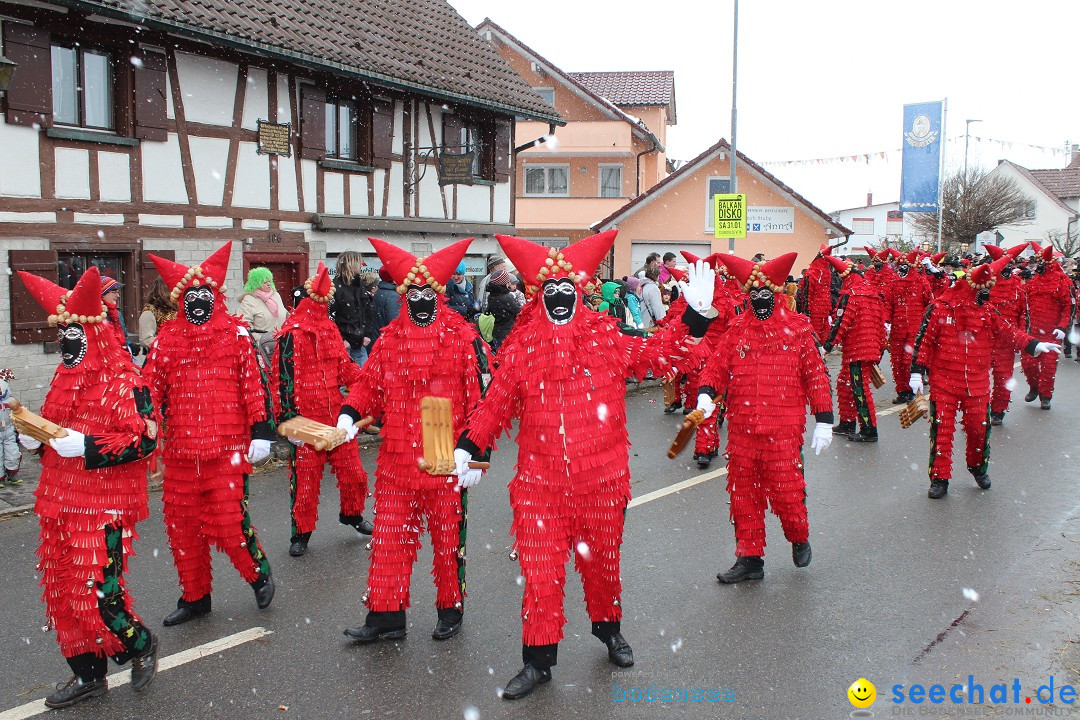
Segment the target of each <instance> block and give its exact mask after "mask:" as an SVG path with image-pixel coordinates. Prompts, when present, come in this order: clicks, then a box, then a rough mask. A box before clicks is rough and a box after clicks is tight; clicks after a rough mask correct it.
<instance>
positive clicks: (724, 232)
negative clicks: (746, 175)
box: [713, 193, 746, 238]
mask: <svg viewBox="0 0 1080 720" xmlns="http://www.w3.org/2000/svg"><path fill="white" fill-rule="evenodd" d="M713 226H714V227H715V228H716V231H715V233H714V235H713V236H714V237H718V238H745V237H746V195H745V194H743V193H739V194H737V195H732V194H725V195H721V194H716V195H713Z"/></svg>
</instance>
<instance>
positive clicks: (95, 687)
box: [45, 653, 109, 708]
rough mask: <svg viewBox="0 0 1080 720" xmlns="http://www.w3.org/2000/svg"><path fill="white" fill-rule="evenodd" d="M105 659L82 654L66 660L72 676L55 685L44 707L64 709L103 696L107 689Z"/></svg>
mask: <svg viewBox="0 0 1080 720" xmlns="http://www.w3.org/2000/svg"><path fill="white" fill-rule="evenodd" d="M104 660H105V658H98V657H97V656H96V655H94V654H93V653H82V654H80V655H76V656H74V657H69V658H67V664H68V667H70V668H71V672H72V673H73V675H72V676H71V679H70V680H68V681H67V682H65V683H57V685H56V690H55V691H54V692H53V693H52V694H50V695H49V696H48V697H46V698H45V706H46V707H50V708H65V707H70V706H72V705H74V704H75V703H79V702H82V701H83V700H89V699H90V698H93V697H99V696H101V695H104V694H105V693H106V692H107V691H108V689H109V682H108V680H106V679H105V671H106V670H107V669H108V665H107V662H102V661H104Z"/></svg>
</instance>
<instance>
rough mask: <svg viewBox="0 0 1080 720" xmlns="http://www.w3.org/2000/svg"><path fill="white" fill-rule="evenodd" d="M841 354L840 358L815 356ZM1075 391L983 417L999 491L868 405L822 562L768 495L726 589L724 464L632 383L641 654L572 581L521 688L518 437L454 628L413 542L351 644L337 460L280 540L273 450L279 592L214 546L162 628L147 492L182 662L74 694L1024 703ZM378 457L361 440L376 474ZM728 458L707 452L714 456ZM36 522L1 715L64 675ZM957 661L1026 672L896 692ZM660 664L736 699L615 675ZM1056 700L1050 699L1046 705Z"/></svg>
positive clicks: (634, 624)
mask: <svg viewBox="0 0 1080 720" xmlns="http://www.w3.org/2000/svg"><path fill="white" fill-rule="evenodd" d="M836 360H837V358H835V357H830V365H832V366H834V367H835V365H836ZM885 371H886V374H888V370H887V369H885ZM1017 372H1019V370H1018V371H1017ZM1022 386H1023V383H1022V382H1021V387H1022ZM1078 390H1080V366H1077V364H1076V363H1073V362H1070V361H1066V362H1063V363H1062V367H1061V369H1060V372H1059V380H1058V392H1057V397H1056V398H1055V400H1054V407H1053V410H1051V411H1050V412H1043V411H1040V410H1039V409H1038V408H1037V403H1036V406H1032V405H1025V404H1024V403H1023V401H1022V398H1019V401H1018V402H1017V401H1014V403H1013V409H1012V412H1011V413H1010V414H1009V415H1008V417H1007V419H1006V424H1005V426H1004V427H1003V428H995V430H994V433H993V437H992V439H991V444H992V447H993V461H992V463H991V469H990V472H991V475H992V477H993V488H992V489H991V490H990V491H986V492H984V491H980V490H979V489H978V488H977V487H976V486H975V484H974V482H973V481H971V479H970V476H968V475H967V474H966V472H965V471H964V470H963V467H964V461H963V454H962V453H963V443H962V441H961V442H960V443H959V444H958V446H957V448H956V463H955V466H956V468H957V470H958V471H957V473H956V477H955V478H954V482H953V484H952V487H951V489H950V492H949V495H948V496H947V498H946V499H944V500H940V501H931V500H928V499H927V497H926V488H927V484H928V482H927V476H926V459H927V454H928V448H929V441H928V438H927V425H926V423H925V421H923V422H921V423H920V424H919V425H917V426H915V427H913V428H911V429H909V430H901V429H900V425H899V420H898V418H897V417H896V414H895V412H893V413H892V414H889V415H887V416H885V417H882V419H881V422H880V426H881V442H880V443H878V444H877V445H856V444H852V443H849V442H847V441H846V440H844V439H843V438H837V439H836V441H835V442H834V443H833V446H832V447H831V448H830V449H829V450H827V451H826V452H825V453H823V454H822V455H821V456H819V457H814V456H812V455H810V456H808V457H807V460H806V475H807V482H808V487H809V489H808V492H809V496H808V505H809V510H810V529H811V541H812V543H813V549H814V559H813V563H812V564H811V566H810V567H809V568H807V569H798V568H795V567H794V566H793V565H792V563H791V559H790V558H791V553H790V548H789V545H788V544H787V543H786V542H785V541H784V539H783V535H782V533H781V531H780V526H779V523H778V522H777V521H776V519H775V518H773V517H772V516H770V517H769V520H768V539H769V546H768V549H767V551H766V568H765V569H766V576H765V579H764V580H763V581H757V582H748V583H743V584H741V585H736V586H722V585H719V584H718V583H717V582H716V580H715V574H716V572H717V571H718V570H721V569H726V568H727V567H729V566H730V565H731V563H732V562H733V560H734V539H733V533H732V528H731V526H730V524H729V522H728V505H727V495H726V492H725V480H726V478H725V476H724V474H723V473H716V472H710V474H709V475H706V476H705V477H704V478H703V477H702V476H703V475H705V473H704V471H701V470H699V469H698V468H697V467H696V465H695V464H693V463H692V461H691V459H690V452H689V451H687V452H686V453H685V454H684V456H682V457H680V458H679V459H678V460H676V461H669V460H667V459H666V455H665V451H666V448H667V446H668V444H669V443H670V441H671V439H672V438H673V437H674V434H675V430H676V428H677V425H678V423H679V422H680V421H681V419H682V417H681V415H678V416H669V415H663V414H662V413H661V400H660V391H659V389H649V390H644V391H641V392H631V393H630V395H629V397H628V403H629V406H630V414H631V417H632V427H631V429H630V437H631V440H632V441H633V443H634V447H633V449H632V451H631V471H632V475H633V479H634V480H633V482H634V495H635V498H637V500H636V501H635V503H636V504H635V505H634V506H632V507H631V508H630V509H629V511H628V517H627V525H626V537H625V542H624V545H623V583H624V587H625V594H624V603H623V604H624V608H625V610H626V617H625V619H624V622H623V629H624V634H625V636H626V637H627V639H628V640H629V641H630V642H631V644H632V645H633V647H634V651H635V656H636V659H637V664H636V666H635V667H634V668H633V669H632V670H630V671H625V670H623V671H620V670H618V669H617V668H615V667H613V666H611V665H610V664H608V662H607V660H606V655H605V652H604V648H603V646H602V645H601V644H600V643H599V642H598V641H596V640H595V639H594V638H593V637H591V635H590V634H589V622H588V617H587V616H586V614H585V611H584V604H583V602H582V593H581V588H580V584H579V582H578V581H577V580H572V581H570V582H569V583H568V591H567V595H568V597H567V602H566V608H567V617H568V620H569V622H568V625H567V627H566V631H567V637H566V639H565V640H564V642H563V643H562V645H561V647H560V654H559V664H558V666H556V667H555V668H554V680H553V681H552V682H551V683H550V684H548V685H545V686H542V687H540V688H539V689H538V690H537V691H536V692H535V693H534V694H533V695H532V696H530V697H529V698H527V699H524V700H521V701H517V702H514V703H511V702H507V701H503V700H501V699H499V698H498V695H497V691H498V689H499V688H501V686H502V685H503V684H504V683H505V682H506V681H507V680H508V679H509V678H510V677H511V676H513V675H514V673H516V672H517V670H518V669H519V668H520V665H521V662H520V620H519V608H520V598H521V587H520V585H519V583H518V568H517V564H516V562H514V561H511V560H510V559H509V558H508V552H509V547H510V537H509V534H508V533H509V526H510V509H509V503H508V498H507V490H506V483H507V482H508V480H509V479H510V476H511V473H512V470H513V465H514V459H515V457H516V448H515V447H514V445H513V444H512V443H510V442H504V444H503V445H502V447H501V449H500V451H499V453H498V454H497V455H496V456H495V458H494V465H493V470H492V471H491V472H490V473H489V474H488V475H487V476H486V477H485V478H484V480H483V482H482V483H481V485H480V486H478V488H477V489H475V490H474V491H473V492H472V493H471V497H470V522H469V530H470V533H469V557H468V563H469V564H468V584H469V595H470V597H469V601H468V603H467V607H466V618H465V625H464V627H463V629H462V631H461V633H460V634H459V635H458V636H457V637H456V638H454V639H452V640H450V641H448V642H443V643H437V642H435V641H433V640H431V638H430V632H431V629H432V628H433V626H434V623H435V612H434V607H433V605H434V596H435V593H434V588H433V585H432V582H431V579H430V567H431V564H430V563H431V555H430V550H429V548H427V547H426V546H427V543H426V539H425V542H424V544H425V548H424V550H423V551H421V554H420V559H419V560H418V562H417V566H416V568H415V571H414V576H413V583H412V589H413V595H412V604H413V607H412V609H411V610H410V611H409V636H408V637H407V638H406V639H404V640H402V641H398V642H392V643H390V642H388V643H382V644H378V645H375V646H363V647H361V646H354V645H352V644H350V643H349V642H348V641H347V640H346V639H345V638H344V637H343V636H342V634H341V632H342V630H343V629H344V628H346V627H348V626H350V625H355V624H358V623H360V622H362V621H363V617H364V610H363V608H362V607H361V605H360V600H359V597H360V594H361V592H362V590H363V584H364V578H365V576H366V573H367V551H366V548H365V541H364V540H363V539H361V538H359V537H358V536H357V535H356V534H355V533H354V532H353V531H352V530H351V529H350V528H347V527H344V526H340V525H338V524H337V523H336V513H337V508H336V497H335V495H336V493H335V490H334V484H333V481H332V479H331V478H329V477H327V479H326V481H324V488H323V504H322V511H321V514H322V517H323V520H322V524H321V525H320V527H319V530H318V531H316V533H315V535H314V537H313V539H312V543H311V548H310V551H309V553H308V555H307V556H305V557H303V558H299V559H294V558H290V557H289V556H288V554H287V549H288V535H289V523H288V510H287V499H288V486H287V477H286V474H285V473H284V472H283V471H282V470H277V471H274V472H271V473H267V474H264V475H260V476H258V477H257V478H256V480H255V481H254V482H253V483H252V488H253V492H252V498H251V512H252V517H253V519H254V521H255V524H256V526H257V528H258V530H259V536H260V538H261V540H262V542H263V546H264V548H265V549H266V550H267V552H268V554H269V556H270V559H271V563H272V565H273V569H274V573H275V578H276V580H277V584H278V591H277V597H276V598H275V600H274V604H273V605H272V606H271V608H270V609H268V610H266V611H262V612H260V611H258V610H257V609H256V607H255V603H254V599H253V597H252V593H251V590H250V588H248V587H247V586H246V585H245V584H244V583H243V582H242V581H241V580H240V579H239V577H238V576H237V574H236V573H235V571H234V570H233V569H232V568H231V567H230V566H229V564H228V562H227V560H226V558H225V557H224V556H223V555H220V554H215V556H214V567H215V571H216V573H215V575H216V577H215V589H214V596H213V598H214V599H213V602H214V611H213V613H212V614H211V615H210V616H209V617H208V618H206V619H204V620H201V621H197V622H193V623H189V624H187V625H184V626H180V627H176V628H163V627H161V626H160V620H161V618H162V617H163V616H164V615H165V614H166V613H167V612H169V611H170V610H171V609H172V607H174V603H175V601H176V598H177V596H178V589H177V586H176V574H175V571H174V570H173V567H172V563H171V559H170V555H169V552H168V547H167V543H166V540H165V534H164V528H163V525H162V522H161V504H160V496H159V495H157V494H155V495H154V496H153V500H152V518H151V519H150V520H148V521H147V522H144V523H142V524H141V525H140V527H139V532H140V535H141V539H140V540H139V541H138V543H137V545H136V548H137V552H138V556H137V557H136V558H134V559H133V560H132V562H131V568H130V572H129V575H128V578H129V587H130V588H131V590H132V592H133V594H134V597H135V599H136V608H137V610H138V611H139V612H140V613H141V614H142V616H143V617H144V619H146V620H147V621H148V622H149V623H151V625H152V626H153V627H154V628H155V629H156V630H157V631H158V632H159V633H160V638H161V642H162V655H163V656H168V657H169V658H170V661H169V662H176V661H178V660H179V661H185V662H183V664H179V665H177V666H175V667H171V668H169V669H165V670H162V671H161V673H160V674H159V676H158V678H157V679H156V680H155V682H154V684H153V685H152V686H151V688H150V689H149V690H148V691H147V692H146V693H144V694H143V695H135V694H134V693H132V691H131V689H130V687H123V686H116V687H114V688H113V690H112V691H111V692H110V693H109V694H108V695H106V696H105V697H104V698H101V699H97V700H93V701H90V702H88V703H84V704H82V705H80V706H79V707H78V708H77V709H72V710H68V711H64V712H65V714H66V716H71V717H80V718H94V719H97V718H101V719H102V720H105V719H108V720H121V719H123V718H142V717H146V716H153V717H155V718H160V719H163V720H164V719H172V718H190V717H206V718H229V719H230V720H243V719H246V718H270V717H277V718H368V717H370V718H465V719H466V720H476V719H477V718H518V717H530V718H531V717H537V718H540V717H542V718H545V720H556V719H558V718H582V717H589V718H649V717H656V716H663V717H693V718H713V717H716V718H841V717H847V716H848V715H849V714H850V713H851V712H852V710H853V707H852V706H851V704H850V703H849V702H848V699H847V695H846V691H847V688H848V686H849V685H850V684H851V683H852V682H853V681H855V680H856V679H858V678H860V677H866V678H867V679H869V680H871V681H872V682H873V683H875V684H876V686H877V692H878V700H877V702H876V704H875V705H874V707H873V708H872V710H873V711H874V712H875V713H876V716H877V717H894V716H900V715H902V714H904V713H908V714H917V713H919V712H926V711H927V710H932V711H934V712H935V713H936V714H937V716H940V717H993V716H1005V715H1006V714H1007V713H1009V714H1011V713H1010V711H1017V710H1019V711H1022V710H1023V709H1024V708H1022V707H1021V706H1023V705H1025V703H1024V698H1025V697H1030V696H1032V695H1033V693H1034V692H1035V690H1036V688H1037V687H1038V686H1039V685H1043V684H1045V683H1047V682H1048V680H1049V677H1050V675H1054V676H1055V683H1056V685H1057V686H1058V687H1060V686H1061V685H1062V684H1063V683H1069V684H1080V671H1078V670H1077V669H1076V668H1078V667H1080V653H1078V652H1077V651H1076V649H1075V648H1076V644H1075V642H1076V640H1077V637H1078V635H1077V629H1076V622H1075V620H1076V617H1077V615H1078V614H1080V602H1078V601H1077V593H1076V588H1077V587H1078V585H1077V583H1080V574H1078V572H1077V569H1078V568H1080V547H1078V544H1077V543H1078V537H1080V535H1078V532H1077V529H1078V527H1080V522H1078V518H1080V495H1078V493H1077V481H1076V474H1075V472H1073V462H1074V461H1073V458H1074V457H1080V439H1078V437H1077V433H1076V431H1075V428H1076V426H1077V422H1078V420H1080V401H1078V400H1077V399H1076V396H1077V394H1078ZM893 394H894V393H893V390H892V388H891V384H890V385H886V386H885V387H884V388H882V389H881V390H879V391H878V392H877V393H876V395H875V396H876V397H877V399H878V401H879V403H883V405H881V406H879V410H885V411H888V410H893V409H894V406H892V405H890V404H889V400H890V399H891V398H892V396H893ZM811 425H812V423H808V428H809V427H811ZM725 437H726V434H725V433H723V432H722V434H721V440H722V441H724V439H725ZM373 460H374V456H373V451H367V452H366V453H365V457H364V462H365V465H366V466H367V467H368V469H369V471H370V470H371V469H372V468H373ZM722 467H723V460H722V459H721V460H720V461H719V462H717V463H714V466H713V468H712V471H716V470H718V469H721V468H722ZM692 478H697V480H698V481H697V482H693V483H692V484H691V483H688V486H687V487H684V488H682V489H681V490H680V491H678V492H672V493H669V494H662V493H661V492H658V491H662V490H663V489H664V488H668V487H670V486H672V485H674V484H676V483H679V482H681V481H687V480H690V479H692ZM650 493H656V494H650ZM642 501H644V502H642ZM36 537H37V526H36V522H35V520H34V518H33V517H32V516H21V517H13V518H8V519H6V520H4V521H0V548H3V557H4V560H3V568H4V573H3V577H4V580H5V582H3V583H2V584H0V606H2V607H3V612H0V638H2V639H3V647H4V648H5V651H4V654H3V657H4V660H5V662H4V663H3V666H2V667H3V670H2V672H0V720H9V719H10V718H14V717H25V716H27V715H26V712H27V710H26V709H23V710H21V711H19V712H21V713H22V714H13V713H11V712H8V713H4V712H3V711H4V710H7V709H9V708H18V707H20V706H24V705H26V704H28V703H31V702H33V701H35V700H37V699H40V698H42V697H44V695H45V694H46V693H47V691H48V688H49V686H50V684H51V683H53V682H56V681H59V680H63V679H66V677H67V667H66V665H65V664H64V662H63V660H62V658H61V657H60V654H59V652H58V649H57V646H56V643H55V639H54V637H53V635H52V634H51V633H49V632H45V631H44V629H43V627H42V625H43V606H42V604H41V602H40V590H39V589H38V587H37V578H36V575H35V572H34V564H35V556H34V549H35V547H36ZM570 575H572V576H573V575H574V573H573V572H572V571H571V573H570ZM253 628H262V629H264V630H254V631H252V629H253ZM245 632H247V633H248V634H247V635H240V636H237V634H240V633H245ZM251 637H255V639H249V638H251ZM222 638H226V639H227V644H229V643H236V644H233V645H231V646H230V647H226V648H225V649H221V650H220V652H213V650H214V648H209V649H208V648H207V647H205V646H206V645H207V644H208V643H213V642H214V641H216V640H219V639H222ZM185 651H190V652H186V653H185ZM968 675H974V677H975V681H976V682H978V683H980V684H982V685H984V686H985V687H986V689H987V692H989V688H990V686H991V685H993V684H994V683H1011V682H1012V679H1013V678H1017V679H1019V680H1020V682H1021V684H1022V686H1023V691H1022V693H1021V695H1020V704H1021V706H1017V705H1001V704H999V705H997V706H994V707H991V706H988V705H983V706H975V705H960V706H957V705H952V704H949V703H946V704H943V705H936V706H929V705H928V704H926V703H924V704H922V705H916V704H912V703H910V702H905V703H904V704H902V705H894V704H893V703H892V702H891V697H892V692H891V688H892V687H893V686H894V685H898V684H899V685H903V686H904V687H905V691H906V688H909V687H910V686H911V685H912V684H913V683H922V684H925V685H927V686H929V685H932V684H934V683H941V684H943V685H945V686H946V689H947V688H948V686H949V685H951V684H952V683H953V682H966V680H967V678H968ZM113 684H114V686H115V685H116V681H115V680H114V681H113ZM616 684H617V685H618V688H617V689H616V687H615V685H616ZM654 684H655V685H656V686H657V688H659V689H663V688H703V689H706V690H708V689H712V688H716V689H720V695H721V696H728V697H730V698H731V699H730V700H727V701H720V702H709V701H704V702H690V701H669V702H662V701H638V702H634V701H631V700H622V701H619V700H616V699H615V698H616V697H617V696H618V691H619V690H623V691H624V692H625V691H627V690H628V689H633V688H645V689H646V690H648V689H649V688H650V687H651V686H653V685H654ZM624 697H627V696H624ZM1010 699H1011V697H1010ZM1026 707H1027V709H1038V708H1034V707H1033V706H1031V705H1027V706H1026ZM1039 707H1041V708H1042V709H1043V710H1046V709H1048V708H1045V707H1042V706H1039ZM1068 708H1069V706H1067V705H1060V704H1059V705H1057V706H1056V709H1057V712H1059V713H1065V712H1067V711H1068ZM1049 709H1053V708H1049ZM31 710H32V708H31Z"/></svg>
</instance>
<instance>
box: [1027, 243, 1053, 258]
mask: <svg viewBox="0 0 1080 720" xmlns="http://www.w3.org/2000/svg"><path fill="white" fill-rule="evenodd" d="M1031 248H1032V249H1033V250H1035V252H1036V253H1037V254H1038V255H1039V258H1040V259H1041V260H1042V261H1043V262H1050V261H1051V260H1053V259H1054V246H1053V245H1052V244H1051V245H1047V246H1046V247H1039V245H1038V243H1034V242H1033V243H1031Z"/></svg>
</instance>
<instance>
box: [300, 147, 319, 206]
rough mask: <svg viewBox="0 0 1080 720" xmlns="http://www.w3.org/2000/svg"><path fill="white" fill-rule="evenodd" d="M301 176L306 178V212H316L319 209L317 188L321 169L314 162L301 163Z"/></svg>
mask: <svg viewBox="0 0 1080 720" xmlns="http://www.w3.org/2000/svg"><path fill="white" fill-rule="evenodd" d="M300 174H301V175H302V176H303V178H304V207H303V208H301V210H303V211H304V212H315V210H316V208H318V202H317V198H318V194H317V193H318V188H316V187H315V184H316V182H318V179H319V168H318V166H317V165H316V164H315V161H314V160H301V161H300Z"/></svg>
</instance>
